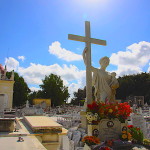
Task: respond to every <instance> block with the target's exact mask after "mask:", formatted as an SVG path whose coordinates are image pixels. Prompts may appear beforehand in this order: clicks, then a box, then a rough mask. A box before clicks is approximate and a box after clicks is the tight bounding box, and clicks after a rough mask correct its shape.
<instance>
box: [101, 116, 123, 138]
mask: <svg viewBox="0 0 150 150" xmlns="http://www.w3.org/2000/svg"><path fill="white" fill-rule="evenodd" d="M120 135H121V123H120V121H119V120H118V119H112V120H109V119H102V120H101V121H100V123H99V138H100V139H101V141H105V140H111V139H119V136H120Z"/></svg>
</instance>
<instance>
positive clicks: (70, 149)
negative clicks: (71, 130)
mask: <svg viewBox="0 0 150 150" xmlns="http://www.w3.org/2000/svg"><path fill="white" fill-rule="evenodd" d="M74 149H75V144H74V141H72V140H71V141H70V146H69V150H74Z"/></svg>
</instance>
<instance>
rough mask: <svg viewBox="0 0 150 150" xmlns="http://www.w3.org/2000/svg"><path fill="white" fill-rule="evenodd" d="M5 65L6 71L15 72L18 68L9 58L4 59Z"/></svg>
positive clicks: (14, 60) (14, 61) (13, 60)
mask: <svg viewBox="0 0 150 150" xmlns="http://www.w3.org/2000/svg"><path fill="white" fill-rule="evenodd" d="M5 65H6V66H7V71H12V70H14V71H17V69H18V67H19V62H18V61H17V60H16V59H14V58H12V57H9V58H5Z"/></svg>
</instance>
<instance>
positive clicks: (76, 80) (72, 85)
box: [18, 63, 85, 97]
mask: <svg viewBox="0 0 150 150" xmlns="http://www.w3.org/2000/svg"><path fill="white" fill-rule="evenodd" d="M18 72H19V74H20V75H21V76H23V78H24V79H25V81H26V82H27V83H28V84H32V85H33V84H35V85H40V84H42V79H44V77H45V75H50V74H51V73H53V74H56V75H59V76H61V79H62V80H63V82H64V85H65V86H67V87H68V91H69V93H70V94H71V97H73V92H75V91H77V90H78V88H83V87H84V86H85V70H79V69H78V68H77V67H76V66H74V65H69V66H67V65H63V66H60V65H58V64H54V65H50V66H45V65H40V64H34V63H31V64H30V66H29V67H27V68H23V67H19V69H18ZM32 89H33V87H32Z"/></svg>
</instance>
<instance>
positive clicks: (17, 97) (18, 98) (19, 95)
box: [7, 72, 30, 107]
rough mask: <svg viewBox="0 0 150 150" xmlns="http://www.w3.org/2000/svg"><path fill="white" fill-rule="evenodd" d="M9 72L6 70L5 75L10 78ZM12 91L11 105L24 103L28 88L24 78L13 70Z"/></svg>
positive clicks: (28, 91)
mask: <svg viewBox="0 0 150 150" xmlns="http://www.w3.org/2000/svg"><path fill="white" fill-rule="evenodd" d="M10 76H11V72H7V77H8V78H10ZM14 81H15V83H14V93H13V107H15V106H21V105H23V104H25V103H26V101H27V99H28V94H29V93H30V89H29V88H28V85H27V83H26V82H25V81H24V78H23V77H21V76H19V75H18V73H16V72H14Z"/></svg>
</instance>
